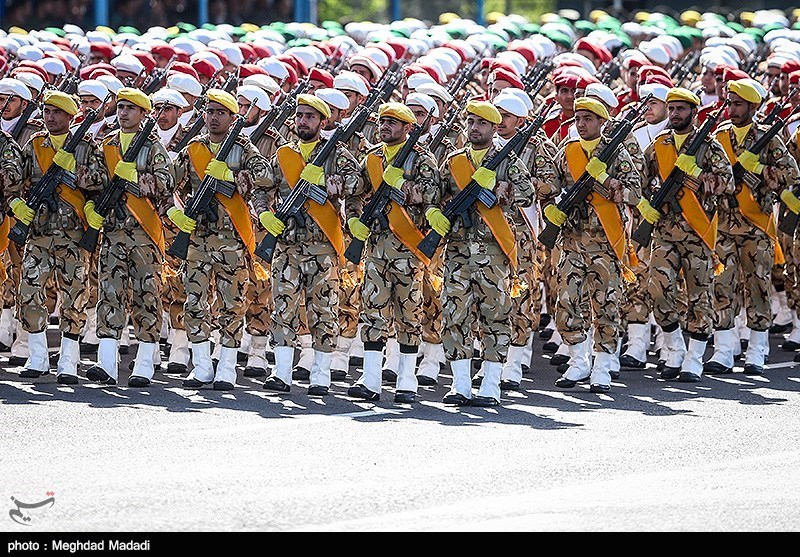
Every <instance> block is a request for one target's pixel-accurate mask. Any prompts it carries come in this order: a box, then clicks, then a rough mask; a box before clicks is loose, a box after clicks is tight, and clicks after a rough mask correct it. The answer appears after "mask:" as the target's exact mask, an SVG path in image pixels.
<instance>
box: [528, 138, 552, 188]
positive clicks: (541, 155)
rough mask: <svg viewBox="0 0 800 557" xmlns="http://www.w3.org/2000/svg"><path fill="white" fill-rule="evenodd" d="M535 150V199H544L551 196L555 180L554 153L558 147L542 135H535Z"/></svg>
mask: <svg viewBox="0 0 800 557" xmlns="http://www.w3.org/2000/svg"><path fill="white" fill-rule="evenodd" d="M534 141H535V143H536V152H535V154H534V159H533V187H534V189H535V190H536V199H540V200H541V199H545V198H548V197H551V196H553V195H554V194H553V188H554V187H555V182H556V167H555V161H556V155H557V154H558V148H557V147H556V145H555V143H553V142H552V141H550V140H549V139H547V138H546V137H544V136H543V135H542V137H535V138H534Z"/></svg>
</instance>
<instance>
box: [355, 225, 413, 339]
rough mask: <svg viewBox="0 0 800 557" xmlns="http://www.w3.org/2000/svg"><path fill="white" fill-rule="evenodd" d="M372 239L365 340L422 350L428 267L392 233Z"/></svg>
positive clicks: (368, 253) (363, 292)
mask: <svg viewBox="0 0 800 557" xmlns="http://www.w3.org/2000/svg"><path fill="white" fill-rule="evenodd" d="M375 236H376V237H374V238H369V240H368V242H367V246H366V248H365V255H364V282H363V283H362V285H361V308H362V316H363V318H364V323H365V325H364V328H363V329H362V330H361V340H362V341H363V342H364V343H367V342H381V343H382V342H386V340H387V339H388V338H389V337H390V336H393V335H392V330H394V331H395V332H396V335H397V342H398V343H399V344H401V345H402V344H405V345H408V346H419V344H420V341H421V339H422V283H423V281H424V275H425V270H424V269H425V265H424V264H423V263H422V261H420V260H419V259H417V257H416V256H415V255H413V254H412V253H411V252H409V251H408V248H406V247H405V246H404V245H403V243H402V242H401V241H400V240H398V239H397V237H396V236H395V235H394V234H393V233H392V232H388V231H387V232H382V233H379V234H375Z"/></svg>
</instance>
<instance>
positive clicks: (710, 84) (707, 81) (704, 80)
mask: <svg viewBox="0 0 800 557" xmlns="http://www.w3.org/2000/svg"><path fill="white" fill-rule="evenodd" d="M700 83H701V84H702V85H703V90H704V91H705V92H706V93H709V94H710V93H713V92H714V90H715V88H716V85H717V82H716V80H715V79H714V70H712V69H711V68H709V67H708V66H706V68H705V70H704V71H703V75H702V77H701V78H700Z"/></svg>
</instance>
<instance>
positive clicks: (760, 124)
mask: <svg viewBox="0 0 800 557" xmlns="http://www.w3.org/2000/svg"><path fill="white" fill-rule="evenodd" d="M771 127H772V126H770V125H769V124H765V123H764V122H757V123H756V129H757V130H758V131H760V132H765V131H767V130H768V129H770V128H771Z"/></svg>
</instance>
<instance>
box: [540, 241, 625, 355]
mask: <svg viewBox="0 0 800 557" xmlns="http://www.w3.org/2000/svg"><path fill="white" fill-rule="evenodd" d="M558 277H559V279H560V282H559V284H560V286H561V287H560V289H559V291H558V305H557V306H556V308H557V309H556V312H555V320H556V329H557V330H558V333H559V334H560V335H561V338H562V339H564V342H566V343H567V344H569V345H575V344H580V343H581V342H583V341H584V340H585V339H586V336H587V334H588V332H589V329H590V328H591V327H592V325H594V349H595V350H596V351H598V352H606V353H609V354H614V353H615V352H616V351H617V338H618V337H619V333H620V326H619V323H620V303H621V298H622V268H621V266H620V263H619V259H617V256H616V254H615V253H614V251H613V250H612V249H611V246H610V244H609V243H608V242H607V241H605V239H604V238H601V239H598V240H592V241H591V242H586V243H584V244H582V245H579V246H564V247H562V250H561V259H560V260H559V262H558Z"/></svg>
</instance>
